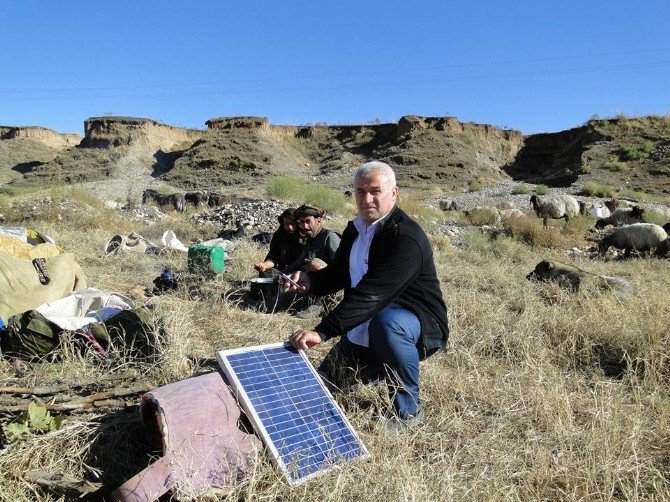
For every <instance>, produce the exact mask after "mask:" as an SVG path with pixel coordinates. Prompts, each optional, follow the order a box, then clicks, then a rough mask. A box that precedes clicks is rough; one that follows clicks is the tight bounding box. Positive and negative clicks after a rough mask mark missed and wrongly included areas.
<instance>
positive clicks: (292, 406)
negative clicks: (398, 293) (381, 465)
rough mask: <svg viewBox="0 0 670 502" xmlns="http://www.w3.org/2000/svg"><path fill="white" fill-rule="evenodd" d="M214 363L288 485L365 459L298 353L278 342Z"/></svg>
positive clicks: (219, 355) (222, 354)
mask: <svg viewBox="0 0 670 502" xmlns="http://www.w3.org/2000/svg"><path fill="white" fill-rule="evenodd" d="M217 359H218V361H219V364H220V365H221V368H222V369H223V371H224V373H225V374H226V377H227V378H228V382H230V384H231V385H232V386H233V387H234V389H235V390H236V392H237V396H238V400H239V401H240V403H241V405H242V407H243V408H244V410H245V412H246V413H247V416H248V417H249V419H250V421H251V422H252V424H253V426H254V428H255V429H256V432H257V433H258V435H259V436H260V437H261V439H262V440H263V442H264V443H265V445H266V446H267V447H268V448H269V450H270V452H271V455H272V458H273V460H274V461H275V463H276V464H277V465H278V466H279V468H280V469H281V470H282V471H283V472H284V474H285V475H286V478H287V480H288V482H289V484H290V485H292V486H295V485H299V484H301V483H303V482H305V481H306V480H308V479H310V478H312V477H314V476H317V475H320V474H324V473H326V472H328V471H330V470H332V469H335V468H336V467H337V466H338V464H341V463H342V462H344V461H349V460H354V459H363V458H369V457H370V454H369V453H368V451H367V449H366V448H365V446H364V445H363V443H362V442H361V441H360V439H359V438H358V436H357V435H356V432H355V431H354V430H353V428H352V427H351V424H350V423H349V421H348V420H347V418H346V417H345V416H344V413H342V410H341V409H340V408H339V406H338V405H337V403H336V402H335V400H334V399H333V398H332V396H331V395H330V393H329V392H328V390H327V389H326V387H325V386H324V384H323V382H322V381H321V378H320V377H319V375H318V374H317V372H316V370H315V369H314V367H313V366H312V365H311V364H310V362H309V360H308V359H307V357H306V356H305V353H304V352H303V351H297V350H295V349H294V348H292V347H291V346H290V345H289V344H283V343H279V344H271V345H261V346H257V347H249V348H242V349H231V350H223V351H220V352H218V353H217Z"/></svg>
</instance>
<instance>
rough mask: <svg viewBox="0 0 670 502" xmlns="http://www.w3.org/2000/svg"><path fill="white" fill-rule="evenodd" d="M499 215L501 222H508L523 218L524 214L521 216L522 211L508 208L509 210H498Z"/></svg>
mask: <svg viewBox="0 0 670 502" xmlns="http://www.w3.org/2000/svg"><path fill="white" fill-rule="evenodd" d="M498 212H499V213H500V218H501V219H502V221H505V222H507V221H509V220H512V219H514V218H523V217H524V216H525V214H523V211H522V210H521V209H516V208H510V209H500V210H499V211H498Z"/></svg>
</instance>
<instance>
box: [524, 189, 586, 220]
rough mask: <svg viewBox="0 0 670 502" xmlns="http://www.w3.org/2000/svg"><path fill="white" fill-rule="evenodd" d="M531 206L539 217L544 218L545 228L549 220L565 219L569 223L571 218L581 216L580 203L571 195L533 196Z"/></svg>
mask: <svg viewBox="0 0 670 502" xmlns="http://www.w3.org/2000/svg"><path fill="white" fill-rule="evenodd" d="M530 204H531V206H533V209H534V210H535V213H536V214H537V216H538V217H539V218H542V223H543V225H544V226H545V227H546V226H547V219H548V218H552V219H558V218H565V222H566V223H567V222H568V220H569V219H570V218H572V217H573V216H577V215H578V214H579V202H577V199H575V198H574V197H572V196H571V195H547V196H540V195H531V196H530Z"/></svg>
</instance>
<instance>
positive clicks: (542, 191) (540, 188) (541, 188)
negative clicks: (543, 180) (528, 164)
mask: <svg viewBox="0 0 670 502" xmlns="http://www.w3.org/2000/svg"><path fill="white" fill-rule="evenodd" d="M535 193H536V194H537V195H547V194H548V193H549V187H548V186H547V185H537V186H536V187H535Z"/></svg>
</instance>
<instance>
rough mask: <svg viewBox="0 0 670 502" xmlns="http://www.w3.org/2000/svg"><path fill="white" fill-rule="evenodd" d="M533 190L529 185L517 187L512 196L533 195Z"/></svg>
mask: <svg viewBox="0 0 670 502" xmlns="http://www.w3.org/2000/svg"><path fill="white" fill-rule="evenodd" d="M531 192H532V190H531V189H530V187H529V186H528V185H524V184H521V185H517V186H515V187H514V188H513V189H512V195H524V194H529V193H531Z"/></svg>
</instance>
